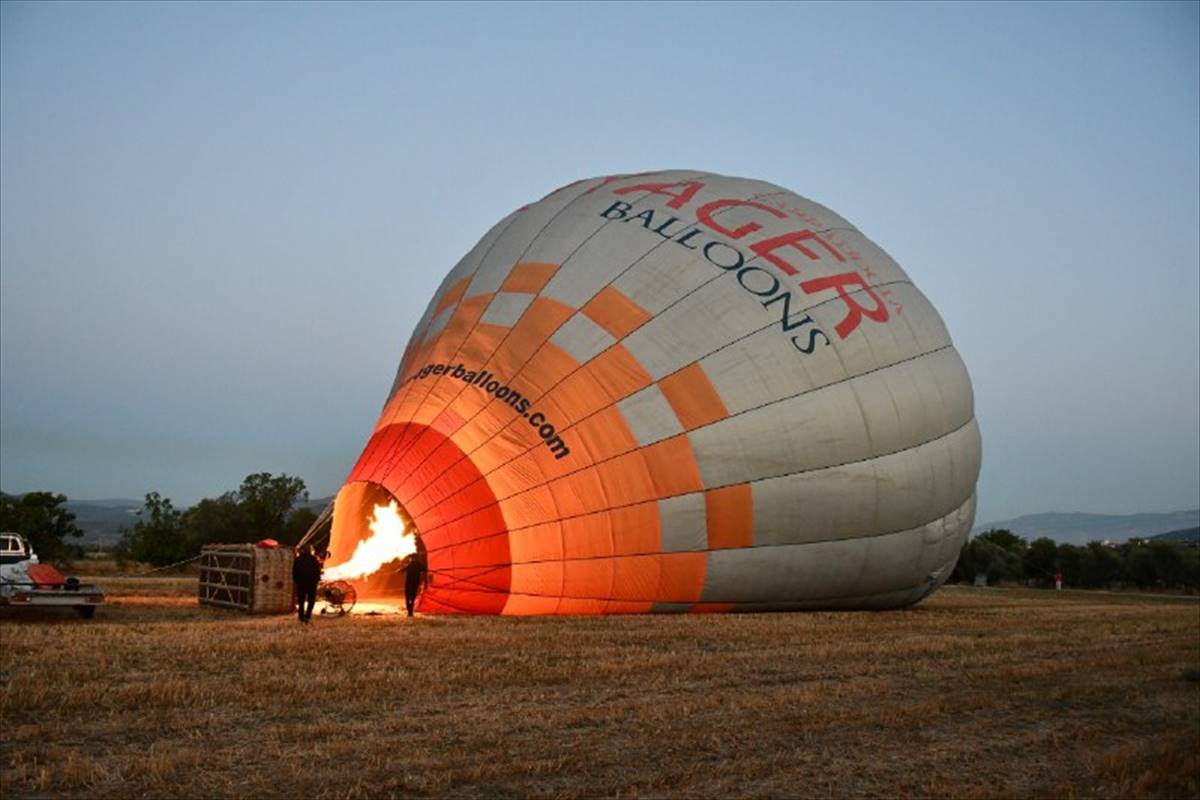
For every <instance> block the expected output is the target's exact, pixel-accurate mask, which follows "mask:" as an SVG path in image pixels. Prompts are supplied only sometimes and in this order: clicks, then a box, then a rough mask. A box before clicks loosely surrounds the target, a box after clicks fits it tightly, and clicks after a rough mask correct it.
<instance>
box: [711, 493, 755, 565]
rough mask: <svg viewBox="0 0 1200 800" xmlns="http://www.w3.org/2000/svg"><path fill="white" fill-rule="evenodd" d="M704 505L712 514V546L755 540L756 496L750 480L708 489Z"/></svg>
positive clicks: (720, 546) (745, 543) (747, 542)
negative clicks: (753, 493)
mask: <svg viewBox="0 0 1200 800" xmlns="http://www.w3.org/2000/svg"><path fill="white" fill-rule="evenodd" d="M704 509H705V512H706V514H707V516H708V549H710V550H719V549H722V548H728V547H750V546H751V545H752V544H754V497H753V495H752V493H751V490H750V484H748V483H740V484H738V485H736V486H725V487H723V488H720V489H709V490H708V491H706V492H705V493H704Z"/></svg>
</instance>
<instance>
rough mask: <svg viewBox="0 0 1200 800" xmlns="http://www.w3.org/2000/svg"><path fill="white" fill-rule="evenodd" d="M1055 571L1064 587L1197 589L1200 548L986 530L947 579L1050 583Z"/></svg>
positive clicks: (1154, 541)
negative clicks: (1069, 540) (1059, 539)
mask: <svg viewBox="0 0 1200 800" xmlns="http://www.w3.org/2000/svg"><path fill="white" fill-rule="evenodd" d="M1058 573H1061V574H1062V576H1063V584H1064V585H1065V586H1067V587H1070V588H1080V589H1111V588H1122V587H1137V588H1138V589H1160V590H1184V591H1196V590H1200V547H1196V546H1194V545H1190V544H1186V543H1183V542H1172V541H1167V540H1165V539H1130V540H1129V541H1128V542H1125V543H1124V544H1117V545H1114V544H1106V543H1104V542H1089V543H1088V544H1086V545H1073V544H1057V543H1055V542H1054V540H1053V539H1048V538H1046V537H1044V536H1043V537H1041V538H1038V539H1034V540H1033V541H1032V542H1029V541H1026V540H1025V539H1023V538H1022V537H1020V536H1018V535H1016V534H1015V533H1013V532H1012V531H1009V530H1005V529H998V530H990V531H986V532H984V533H981V534H979V535H978V536H975V537H974V538H972V539H968V540H967V541H966V542H964V543H963V546H962V550H961V551H959V555H958V564H957V565H956V566H955V567H954V574H953V575H952V576H951V580H953V581H960V582H967V583H969V582H971V581H973V580H975V576H976V575H987V579H988V582H989V583H994V582H996V581H1012V582H1020V583H1025V584H1027V585H1031V586H1046V587H1050V586H1053V585H1054V576H1055V575H1056V574H1058Z"/></svg>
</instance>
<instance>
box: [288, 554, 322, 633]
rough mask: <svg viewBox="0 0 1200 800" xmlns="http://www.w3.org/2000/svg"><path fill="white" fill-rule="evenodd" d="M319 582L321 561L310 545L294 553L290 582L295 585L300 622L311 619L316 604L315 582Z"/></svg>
mask: <svg viewBox="0 0 1200 800" xmlns="http://www.w3.org/2000/svg"><path fill="white" fill-rule="evenodd" d="M320 582H321V562H320V561H318V560H317V554H316V551H315V550H314V549H313V546H312V545H309V546H308V547H307V548H305V549H304V550H302V551H301V552H300V553H299V554H297V555H296V560H295V561H293V562H292V584H293V585H294V586H295V587H296V613H297V615H298V616H299V617H300V621H301V622H310V621H311V620H312V612H313V606H315V605H316V604H317V584H319V583H320Z"/></svg>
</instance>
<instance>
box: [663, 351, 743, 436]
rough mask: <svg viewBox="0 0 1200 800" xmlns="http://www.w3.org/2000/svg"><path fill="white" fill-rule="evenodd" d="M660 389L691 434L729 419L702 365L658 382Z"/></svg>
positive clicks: (680, 371)
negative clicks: (694, 430) (720, 420)
mask: <svg viewBox="0 0 1200 800" xmlns="http://www.w3.org/2000/svg"><path fill="white" fill-rule="evenodd" d="M658 388H659V389H661V390H662V393H663V395H664V396H665V397H666V398H667V402H668V403H670V404H671V408H673V409H675V415H676V416H677V417H679V422H680V423H681V424H682V425H683V427H684V430H689V431H690V430H692V429H694V428H699V427H700V426H701V425H708V424H709V423H711V422H716V421H717V420H719V419H725V418H726V417H728V416H729V409H727V408H726V407H725V403H724V401H722V400H721V396H720V395H719V394H717V390H716V387H714V386H713V385H712V381H710V380H709V379H708V375H706V374H705V372H704V368H703V367H701V366H700V365H699V364H691V365H689V366H687V367H684V368H683V369H681V370H679V371H678V372H676V373H674V374H673V375H668V376H667V377H665V378H663V379H662V380H661V381H659V382H658Z"/></svg>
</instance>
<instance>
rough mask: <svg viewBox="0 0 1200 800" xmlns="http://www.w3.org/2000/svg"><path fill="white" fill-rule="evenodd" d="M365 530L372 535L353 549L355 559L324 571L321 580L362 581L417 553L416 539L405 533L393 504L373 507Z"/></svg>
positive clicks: (402, 522) (392, 502)
mask: <svg viewBox="0 0 1200 800" xmlns="http://www.w3.org/2000/svg"><path fill="white" fill-rule="evenodd" d="M367 527H369V528H370V529H371V535H370V536H368V537H367V538H366V539H363V540H362V541H361V542H359V543H358V544H357V545H356V546H355V548H354V555H352V556H350V560H349V561H345V562H343V563H341V564H338V565H337V566H336V567H329V568H327V569H326V570H325V572H324V575H322V578H323V579H324V580H327V581H350V580H355V579H356V578H365V577H366V576H368V575H370V574H371V573H373V572H375V571H377V570H378V569H379V568H380V567H382V566H383V565H384V564H386V563H388V562H389V561H396V560H397V559H401V558H405V557H407V556H410V555H412V554H413V553H415V552H417V537H415V536H413V535H412V534H411V533H409V532H408V530H406V529H405V527H404V520H402V519H401V518H400V508H399V507H398V506H397V505H396V501H395V500H393V501H391V502H390V503H388V504H387V505H386V506H375V511H374V513H373V514H372V519H371V521H370V522H368V523H367Z"/></svg>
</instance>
